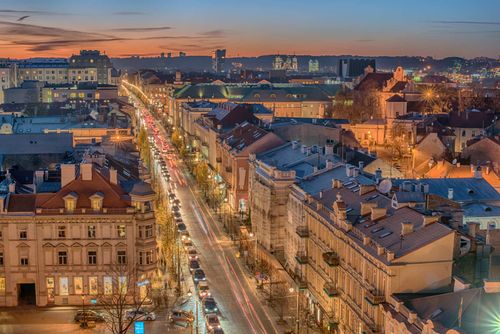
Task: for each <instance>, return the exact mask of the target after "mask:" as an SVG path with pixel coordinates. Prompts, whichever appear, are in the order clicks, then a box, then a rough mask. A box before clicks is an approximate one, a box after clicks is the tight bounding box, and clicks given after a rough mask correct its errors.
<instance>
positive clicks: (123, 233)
mask: <svg viewBox="0 0 500 334" xmlns="http://www.w3.org/2000/svg"><path fill="white" fill-rule="evenodd" d="M116 229H117V232H118V238H125V237H126V235H127V227H126V226H125V225H118V226H117V227H116Z"/></svg>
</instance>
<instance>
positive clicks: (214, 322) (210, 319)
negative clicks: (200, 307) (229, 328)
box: [205, 314, 220, 331]
mask: <svg viewBox="0 0 500 334" xmlns="http://www.w3.org/2000/svg"><path fill="white" fill-rule="evenodd" d="M205 322H206V324H207V330H209V331H211V330H214V329H216V328H220V321H219V317H218V316H217V314H207V315H206V316H205Z"/></svg>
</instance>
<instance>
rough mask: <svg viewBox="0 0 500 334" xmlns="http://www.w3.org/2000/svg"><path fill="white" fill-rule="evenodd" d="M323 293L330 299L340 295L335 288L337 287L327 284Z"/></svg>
mask: <svg viewBox="0 0 500 334" xmlns="http://www.w3.org/2000/svg"><path fill="white" fill-rule="evenodd" d="M323 291H324V292H325V293H326V295H327V296H328V297H330V298H331V297H335V296H337V295H338V294H339V292H338V290H337V288H336V287H335V285H333V283H325V285H324V286H323Z"/></svg>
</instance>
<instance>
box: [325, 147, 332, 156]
mask: <svg viewBox="0 0 500 334" xmlns="http://www.w3.org/2000/svg"><path fill="white" fill-rule="evenodd" d="M325 155H333V145H332V144H326V145H325Z"/></svg>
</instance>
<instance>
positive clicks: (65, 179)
mask: <svg viewBox="0 0 500 334" xmlns="http://www.w3.org/2000/svg"><path fill="white" fill-rule="evenodd" d="M75 171H76V169H75V165H74V164H63V165H61V188H63V187H64V186H66V185H67V184H68V183H70V182H72V181H73V180H74V179H75Z"/></svg>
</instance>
